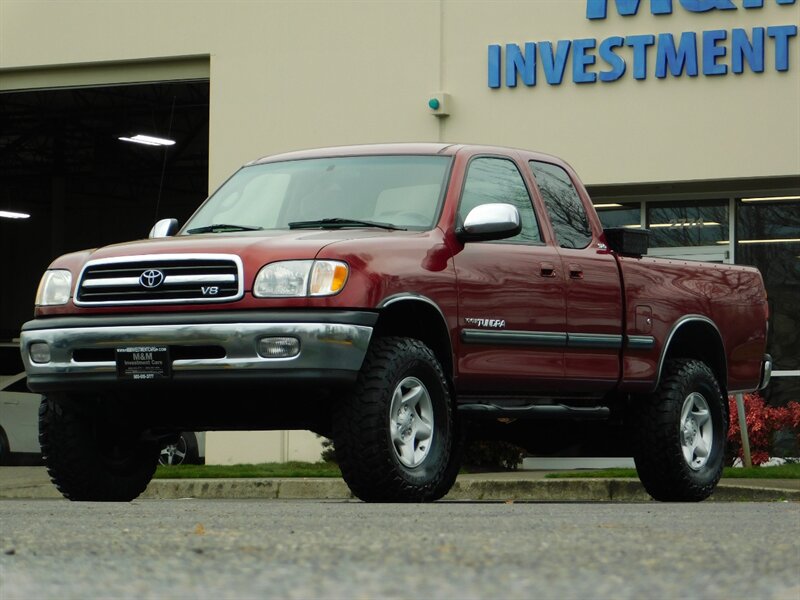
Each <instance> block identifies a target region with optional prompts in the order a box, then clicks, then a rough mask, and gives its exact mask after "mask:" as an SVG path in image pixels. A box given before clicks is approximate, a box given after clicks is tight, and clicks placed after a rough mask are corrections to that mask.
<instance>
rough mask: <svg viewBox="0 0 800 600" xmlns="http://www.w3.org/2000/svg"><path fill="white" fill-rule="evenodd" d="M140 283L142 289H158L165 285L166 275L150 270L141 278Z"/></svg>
mask: <svg viewBox="0 0 800 600" xmlns="http://www.w3.org/2000/svg"><path fill="white" fill-rule="evenodd" d="M139 283H141V284H142V287H146V288H149V289H153V288H157V287H158V286H160V285H161V284H162V283H164V274H163V273H162V272H161V271H156V270H155V269H149V270H147V271H145V272H144V273H142V274H141V275H140V276H139Z"/></svg>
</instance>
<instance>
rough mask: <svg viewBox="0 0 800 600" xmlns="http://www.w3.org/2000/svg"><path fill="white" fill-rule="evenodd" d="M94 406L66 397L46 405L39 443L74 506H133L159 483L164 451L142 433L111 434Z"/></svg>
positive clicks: (49, 398)
mask: <svg viewBox="0 0 800 600" xmlns="http://www.w3.org/2000/svg"><path fill="white" fill-rule="evenodd" d="M93 406H94V403H92V402H79V401H77V400H73V399H71V398H70V397H68V396H66V395H60V394H56V395H50V396H45V397H44V398H43V399H42V403H41V404H40V405H39V443H40V445H41V447H42V455H43V458H44V462H45V465H46V466H47V472H48V473H49V475H50V479H51V481H52V482H53V483H54V484H55V486H56V487H57V488H58V491H60V492H61V493H62V494H63V495H64V497H65V498H68V499H69V500H88V501H98V502H128V501H130V500H133V499H134V498H136V497H137V496H139V495H140V494H141V493H142V492H143V491H144V490H145V488H146V487H147V484H148V483H149V482H150V480H151V479H152V478H153V473H155V470H156V465H157V464H158V455H159V451H160V449H159V447H158V445H157V444H155V443H153V442H145V441H142V440H140V439H139V435H138V432H134V431H126V432H123V431H119V430H117V431H114V432H112V431H109V430H108V427H109V425H108V423H106V422H105V421H104V420H103V419H102V418H101V417H100V416H99V415H97V414H95V413H93V411H92V407H93ZM109 440H115V441H112V442H111V443H109Z"/></svg>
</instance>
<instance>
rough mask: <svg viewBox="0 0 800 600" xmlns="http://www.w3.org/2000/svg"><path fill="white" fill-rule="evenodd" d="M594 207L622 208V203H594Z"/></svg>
mask: <svg viewBox="0 0 800 600" xmlns="http://www.w3.org/2000/svg"><path fill="white" fill-rule="evenodd" d="M594 207H595V208H622V204H617V203H616V202H612V203H610V204H595V205H594Z"/></svg>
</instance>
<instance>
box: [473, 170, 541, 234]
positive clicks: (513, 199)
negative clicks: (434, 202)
mask: <svg viewBox="0 0 800 600" xmlns="http://www.w3.org/2000/svg"><path fill="white" fill-rule="evenodd" d="M495 202H502V203H506V204H513V205H514V206H515V207H516V208H517V210H518V211H519V216H520V220H521V221H522V231H520V233H518V234H517V235H515V236H514V237H511V238H507V239H505V240H501V241H503V242H513V243H517V244H538V243H541V241H542V236H541V234H540V233H539V224H538V223H537V222H536V216H535V215H534V213H533V204H532V203H531V197H530V195H529V194H528V188H526V187H525V182H524V181H523V180H522V175H521V174H520V172H519V170H518V169H517V167H516V165H515V164H514V163H513V162H511V161H510V160H506V159H503V158H488V157H486V158H476V159H475V160H473V161H472V162H471V163H470V164H469V171H467V178H466V180H465V182H464V191H463V192H462V193H461V204H460V205H459V208H458V216H459V218H460V219H461V222H462V223H463V222H464V219H466V218H467V215H468V214H469V211H471V210H472V209H473V208H475V207H476V206H480V205H482V204H491V203H495Z"/></svg>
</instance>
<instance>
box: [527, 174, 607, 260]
mask: <svg viewBox="0 0 800 600" xmlns="http://www.w3.org/2000/svg"><path fill="white" fill-rule="evenodd" d="M528 164H529V165H530V167H531V171H532V172H533V176H534V177H535V178H536V185H538V186H539V191H540V192H541V193H542V199H543V200H544V204H545V206H546V207H547V214H548V215H549V216H550V222H551V223H552V224H553V229H554V230H555V233H556V241H557V242H558V245H559V246H561V247H562V248H586V246H588V245H589V242H591V241H592V229H591V227H590V226H589V219H588V217H587V216H586V209H585V208H584V207H583V202H581V198H580V196H578V190H576V189H575V186H574V185H572V180H571V179H570V178H569V175H568V174H567V172H566V171H565V170H564V169H562V168H561V167H559V166H557V165H551V164H550V163H543V162H537V161H531V162H530V163H528Z"/></svg>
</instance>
